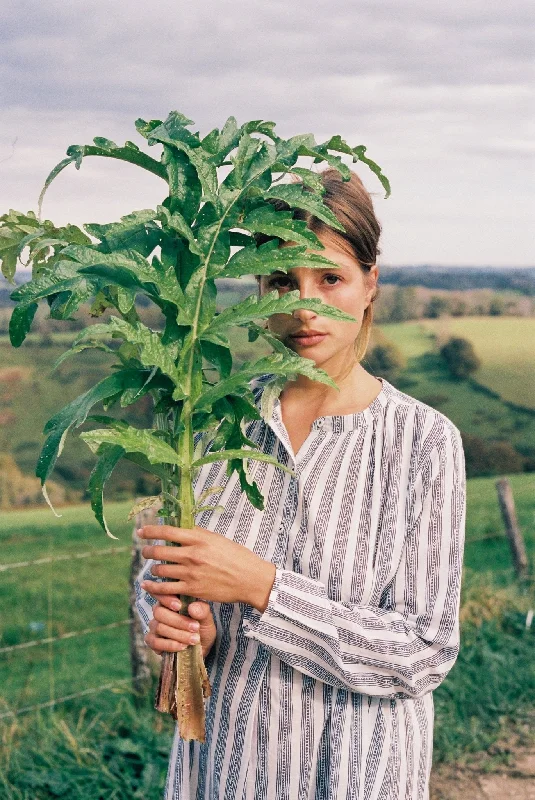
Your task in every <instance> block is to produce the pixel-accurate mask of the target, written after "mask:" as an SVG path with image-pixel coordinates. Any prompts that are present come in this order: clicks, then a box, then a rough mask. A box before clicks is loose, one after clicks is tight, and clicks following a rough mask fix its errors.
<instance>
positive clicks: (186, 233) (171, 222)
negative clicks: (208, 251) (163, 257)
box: [158, 206, 203, 256]
mask: <svg viewBox="0 0 535 800" xmlns="http://www.w3.org/2000/svg"><path fill="white" fill-rule="evenodd" d="M158 213H159V214H160V216H161V218H162V221H163V222H165V224H166V225H167V226H168V227H169V228H171V230H173V231H176V233H178V234H179V235H180V236H182V237H183V238H184V239H186V241H187V243H188V246H189V249H190V250H191V252H192V253H195V255H197V256H202V254H203V253H202V250H201V248H200V247H199V245H198V244H197V241H196V239H195V236H194V235H193V231H192V230H191V228H190V226H189V225H188V223H187V222H186V220H185V219H184V217H183V216H182V214H179V213H178V211H175V213H174V214H171V213H169V211H168V210H167V208H165V206H158Z"/></svg>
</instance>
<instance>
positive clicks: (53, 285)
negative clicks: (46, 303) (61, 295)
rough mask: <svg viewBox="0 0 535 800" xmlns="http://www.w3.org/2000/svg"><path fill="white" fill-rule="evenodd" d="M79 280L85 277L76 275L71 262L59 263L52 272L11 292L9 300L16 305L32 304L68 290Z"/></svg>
mask: <svg viewBox="0 0 535 800" xmlns="http://www.w3.org/2000/svg"><path fill="white" fill-rule="evenodd" d="M81 280H85V276H83V275H80V274H79V273H78V267H77V265H76V264H75V263H74V262H73V261H66V260H65V261H60V262H58V263H57V264H56V265H55V268H54V271H53V272H52V270H50V271H47V272H45V273H43V274H42V275H39V276H38V277H37V278H35V279H34V280H31V281H28V282H27V283H23V284H22V285H21V286H19V287H18V288H17V289H15V290H14V291H13V292H11V299H12V300H14V301H15V302H16V303H24V304H27V303H33V302H35V301H36V300H40V299H41V298H43V297H48V296H49V295H50V294H55V293H56V292H61V291H65V290H66V289H70V288H72V287H73V286H75V285H76V283H77V282H78V281H81ZM58 287H59V288H58Z"/></svg>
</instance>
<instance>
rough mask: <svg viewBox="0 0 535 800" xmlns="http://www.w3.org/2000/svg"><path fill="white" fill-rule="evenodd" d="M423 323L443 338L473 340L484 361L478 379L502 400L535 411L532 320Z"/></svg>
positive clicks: (534, 325) (474, 319)
mask: <svg viewBox="0 0 535 800" xmlns="http://www.w3.org/2000/svg"><path fill="white" fill-rule="evenodd" d="M423 324H424V326H425V328H426V329H427V330H429V331H431V332H433V333H435V334H439V335H440V336H441V337H448V338H449V337H450V336H461V337H463V338H465V339H468V340H469V341H471V342H472V344H473V346H474V349H475V351H476V354H477V355H478V357H479V358H480V359H481V367H480V369H479V370H478V371H477V373H476V375H475V379H476V380H477V381H478V382H479V383H481V384H482V385H483V386H487V387H488V388H489V389H491V390H492V391H494V392H497V394H499V395H500V397H501V398H502V399H503V400H507V401H508V402H510V403H515V404H518V405H523V406H527V407H528V408H533V409H535V319H534V318H533V317H458V318H452V317H449V318H447V319H445V318H442V319H439V320H425V322H424V323H423Z"/></svg>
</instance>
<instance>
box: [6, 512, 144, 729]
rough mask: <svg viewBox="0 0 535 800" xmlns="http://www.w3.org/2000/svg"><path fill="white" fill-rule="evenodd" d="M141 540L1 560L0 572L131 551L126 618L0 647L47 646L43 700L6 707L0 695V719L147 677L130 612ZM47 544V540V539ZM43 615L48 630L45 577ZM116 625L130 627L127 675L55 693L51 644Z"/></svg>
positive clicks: (138, 682) (140, 520)
mask: <svg viewBox="0 0 535 800" xmlns="http://www.w3.org/2000/svg"><path fill="white" fill-rule="evenodd" d="M148 517H150V512H149V513H148V514H147V512H144V513H143V514H142V515H138V517H137V518H136V520H135V524H134V531H135V530H137V528H139V527H141V526H142V525H146V524H149V522H152V521H153V520H152V518H148ZM143 544H144V543H142V542H141V541H140V540H139V539H138V537H137V536H135V535H134V536H133V544H132V546H123V547H107V548H104V549H99V550H88V551H84V552H82V553H78V552H74V553H59V554H53V553H52V552H50V554H49V555H48V556H46V557H43V558H36V559H32V560H27V561H18V562H13V563H11V564H9V563H7V564H6V563H4V564H0V573H6V572H10V571H12V570H17V569H34V568H38V567H42V566H45V565H52V564H56V563H58V562H66V561H73V560H79V559H87V558H102V557H104V556H105V557H109V556H117V555H120V554H122V553H126V552H131V554H132V557H131V563H130V617H129V618H128V619H120V620H116V621H114V622H110V623H107V624H105V625H94V626H91V627H86V628H81V629H79V630H72V631H67V632H65V633H59V634H57V635H55V636H52V635H48V636H46V637H43V638H38V639H32V640H30V641H28V642H20V643H17V644H9V645H5V646H3V647H0V656H9V655H10V654H18V653H21V654H22V653H24V652H28V651H31V650H33V649H34V648H39V647H47V648H48V694H49V698H48V700H46V701H43V702H36V703H33V704H29V705H25V706H22V707H20V708H9V705H10V703H9V702H8V701H7V700H6V698H2V697H0V702H1V703H3V704H4V706H5V707H7V709H6V710H5V711H1V712H0V719H5V718H8V717H12V718H14V717H18V716H19V715H21V714H27V713H29V712H31V711H38V710H42V709H46V708H50V709H53V708H54V707H55V706H56V705H58V704H60V703H66V702H68V701H70V700H74V699H77V698H80V697H85V696H87V695H93V694H97V693H100V692H104V691H108V690H114V689H117V688H118V687H123V688H124V687H128V686H130V688H131V689H133V690H134V691H136V690H139V689H140V687H141V684H142V683H143V681H144V682H145V684H146V682H147V677H148V675H149V673H150V670H149V668H148V660H147V652H146V647H145V645H144V642H143V636H142V633H141V631H140V622H139V620H138V619H137V616H136V615H135V614H134V612H133V598H134V594H135V592H134V587H133V582H134V578H135V576H136V574H137V573H138V572H139V570H140V569H141V566H142V564H143V558H142V556H141V547H142V546H143ZM50 546H52V545H51V543H50ZM46 594H47V616H48V632H49V634H50V633H51V630H52V622H53V603H52V579H51V578H49V580H48V586H47V592H46ZM120 628H128V629H129V631H130V671H131V677H128V678H123V679H118V680H116V681H110V682H106V683H104V684H101V685H99V686H95V687H88V688H87V689H83V690H80V691H78V692H73V693H68V694H65V695H64V696H62V697H55V672H54V664H53V646H54V645H55V644H56V643H58V642H63V641H66V640H72V639H76V638H80V637H84V636H90V635H93V634H98V633H102V632H104V631H110V630H114V629H120Z"/></svg>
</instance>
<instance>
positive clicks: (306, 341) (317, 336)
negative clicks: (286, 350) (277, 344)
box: [290, 331, 327, 347]
mask: <svg viewBox="0 0 535 800" xmlns="http://www.w3.org/2000/svg"><path fill="white" fill-rule="evenodd" d="M326 336H327V334H326V333H319V332H318V331H306V332H303V333H294V334H292V335H291V336H290V339H292V340H293V341H294V342H296V344H299V345H300V346H301V347H312V346H313V345H315V344H319V343H320V342H322V341H323V340H324V339H325V337H326Z"/></svg>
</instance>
